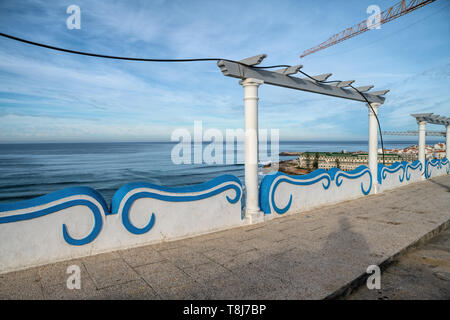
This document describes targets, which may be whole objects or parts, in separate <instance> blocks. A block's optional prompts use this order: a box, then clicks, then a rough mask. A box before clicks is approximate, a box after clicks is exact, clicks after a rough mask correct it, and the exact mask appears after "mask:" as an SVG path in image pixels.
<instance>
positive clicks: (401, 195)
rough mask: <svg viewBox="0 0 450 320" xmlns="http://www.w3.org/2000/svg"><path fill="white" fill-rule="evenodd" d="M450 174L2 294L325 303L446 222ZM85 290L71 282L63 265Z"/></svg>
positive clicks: (54, 267)
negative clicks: (316, 300) (72, 286)
mask: <svg viewBox="0 0 450 320" xmlns="http://www.w3.org/2000/svg"><path fill="white" fill-rule="evenodd" d="M449 219H450V176H444V177H438V178H434V179H432V180H428V181H423V182H418V183H414V184H411V185H408V186H405V187H401V188H397V189H394V190H392V191H387V192H385V193H382V194H378V195H372V196H368V197H364V198H360V199H356V200H352V201H346V202H342V203H339V204H336V205H332V206H327V207H322V208H318V209H315V210H311V211H308V212H303V213H298V214H292V215H285V216H282V217H280V218H278V219H274V220H272V221H268V222H265V223H261V224H258V225H252V226H246V227H241V228H235V229H231V230H227V231H221V232H217V233H213V234H209V235H206V236H199V237H195V238H191V239H186V240H180V241H175V242H169V243H164V244H158V245H150V246H145V247H140V248H135V249H129V250H123V251H117V252H112V253H107V254H101V255H97V256H92V257H88V258H83V259H77V260H72V261H66V262H61V263H55V264H51V265H46V266H42V267H37V268H33V269H28V270H25V271H19V272H13V273H8V274H4V275H1V276H0V298H1V299H323V298H330V297H338V296H340V295H342V294H343V293H345V292H346V290H348V288H349V287H352V286H355V285H356V284H357V283H359V284H360V283H361V281H362V280H361V279H363V277H364V275H365V271H366V269H367V267H368V266H369V265H372V264H376V265H380V264H384V263H386V261H389V260H390V259H392V258H393V257H394V256H395V255H397V254H398V253H399V252H403V251H404V250H405V249H406V248H408V247H410V246H411V245H412V244H414V243H417V241H419V240H420V239H424V238H430V237H431V236H432V235H434V234H436V233H437V232H438V231H440V230H442V229H443V228H445V227H447V226H448V224H449ZM70 265H77V266H79V267H80V270H81V289H79V290H77V289H73V290H70V289H68V288H67V285H66V281H67V278H68V276H69V275H68V274H67V273H66V272H67V267H68V266H70Z"/></svg>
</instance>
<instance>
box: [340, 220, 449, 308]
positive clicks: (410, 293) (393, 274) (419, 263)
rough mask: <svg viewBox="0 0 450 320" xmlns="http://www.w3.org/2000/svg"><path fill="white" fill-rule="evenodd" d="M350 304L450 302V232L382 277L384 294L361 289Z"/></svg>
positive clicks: (420, 248)
mask: <svg viewBox="0 0 450 320" xmlns="http://www.w3.org/2000/svg"><path fill="white" fill-rule="evenodd" d="M347 298H348V299H350V300H450V228H448V229H446V230H445V231H443V232H442V233H441V234H439V235H438V236H436V237H435V238H433V239H432V240H430V241H429V242H428V243H426V244H424V245H422V246H420V247H419V248H416V249H414V250H411V251H410V252H408V253H407V254H405V255H404V256H402V257H400V259H398V261H396V262H395V263H394V264H393V265H391V266H389V268H387V269H386V270H385V272H384V273H383V274H382V277H381V288H380V290H369V289H367V287H366V286H364V285H363V286H361V288H359V289H358V290H356V292H354V293H352V294H351V295H350V296H349V297H347Z"/></svg>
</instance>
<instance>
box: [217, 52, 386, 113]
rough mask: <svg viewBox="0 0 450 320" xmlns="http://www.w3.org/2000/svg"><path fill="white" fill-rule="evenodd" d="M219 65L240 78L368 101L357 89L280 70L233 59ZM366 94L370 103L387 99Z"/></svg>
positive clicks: (223, 71) (224, 73)
mask: <svg viewBox="0 0 450 320" xmlns="http://www.w3.org/2000/svg"><path fill="white" fill-rule="evenodd" d="M217 65H218V66H219V68H220V70H221V71H222V73H223V75H224V76H227V77H234V78H238V79H248V78H252V79H258V80H261V81H264V83H265V84H271V85H275V86H280V87H285V88H290V89H296V90H301V91H307V92H313V93H318V94H323V95H328V96H333V97H338V98H344V99H350V100H355V101H360V102H366V101H365V100H364V98H363V97H361V95H360V94H359V93H358V92H356V91H355V90H350V89H344V88H340V87H338V86H336V85H328V84H323V83H319V82H316V81H313V80H309V79H301V78H297V77H291V76H288V75H285V74H282V73H279V72H274V71H269V70H264V69H258V68H252V67H248V66H244V65H242V64H239V63H236V62H231V61H225V60H220V61H218V62H217ZM364 96H365V97H366V98H367V100H368V101H369V102H370V103H378V104H383V103H384V100H385V98H384V97H381V96H377V95H373V94H370V93H365V94H364Z"/></svg>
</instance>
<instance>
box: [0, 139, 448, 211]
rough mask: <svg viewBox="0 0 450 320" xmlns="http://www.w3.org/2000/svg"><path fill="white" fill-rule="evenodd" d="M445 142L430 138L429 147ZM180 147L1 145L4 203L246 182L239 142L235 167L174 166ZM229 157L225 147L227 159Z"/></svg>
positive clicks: (392, 143)
mask: <svg viewBox="0 0 450 320" xmlns="http://www.w3.org/2000/svg"><path fill="white" fill-rule="evenodd" d="M441 141H442V139H428V143H429V144H434V143H437V142H441ZM177 144H178V142H173V141H169V142H163V141H153V142H52V143H50V142H41V143H30V142H28V143H7V144H5V143H0V191H1V192H0V203H5V202H14V201H21V200H25V199H31V198H35V197H38V196H42V195H45V194H48V193H51V192H55V191H58V190H61V189H64V188H67V187H73V186H80V185H82V186H88V187H91V188H94V189H96V190H97V191H99V192H100V193H101V194H102V195H103V197H104V198H105V200H106V201H108V202H109V201H110V200H111V198H112V196H113V195H114V193H115V192H116V191H117V190H118V189H119V188H120V187H122V186H123V185H125V184H127V183H131V182H136V181H146V182H149V183H153V184H157V185H162V186H168V187H172V186H176V187H179V186H189V185H193V184H199V183H203V182H206V181H209V180H211V179H213V178H215V177H217V176H220V175H223V174H232V175H235V176H236V177H238V178H239V179H241V181H243V180H244V163H243V161H242V159H243V154H244V146H243V144H241V143H237V144H235V148H234V150H233V152H234V154H233V155H232V156H233V159H234V160H235V161H234V162H233V163H231V164H230V163H226V161H225V160H224V161H223V162H224V163H219V164H208V163H205V162H203V163H201V164H199V163H193V161H192V162H191V163H190V164H174V163H173V161H172V159H171V152H172V149H173V147H174V146H175V145H177ZM208 144H209V142H204V143H203V145H204V146H206V145H208ZM413 144H417V141H413V140H407V141H405V140H385V141H384V147H385V148H386V149H391V148H404V147H408V146H410V145H413ZM367 146H368V143H367V141H362V140H351V141H326V140H317V141H287V140H284V141H280V143H279V148H278V152H279V153H280V152H302V151H310V152H320V151H324V152H326V151H329V152H340V151H342V150H346V151H348V152H352V151H367ZM379 148H381V144H379ZM263 149H264V148H260V159H261V161H260V165H262V164H266V163H268V162H273V161H271V160H270V159H265V160H264V155H266V156H267V155H270V156H272V155H271V154H270V151H271V149H270V144H269V145H268V146H267V149H268V150H263ZM225 153H226V149H225V148H224V155H223V157H224V158H225V157H226V156H227V155H226V154H225ZM279 158H280V160H284V159H289V157H279ZM291 158H292V157H291ZM260 178H262V173H261V177H260Z"/></svg>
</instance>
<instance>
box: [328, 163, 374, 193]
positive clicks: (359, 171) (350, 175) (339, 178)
mask: <svg viewBox="0 0 450 320" xmlns="http://www.w3.org/2000/svg"><path fill="white" fill-rule="evenodd" d="M365 174H369V188H368V189H367V190H364V182H361V192H362V193H363V194H364V195H368V194H369V193H370V190H371V189H372V174H371V173H370V170H369V168H368V167H366V166H359V167H358V168H356V169H355V170H352V171H349V172H345V171H342V170H339V171H338V172H337V173H336V175H335V177H334V179H335V181H336V186H338V187H340V186H341V184H342V182H343V178H347V179H357V178H360V177H362V176H363V175H365Z"/></svg>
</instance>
